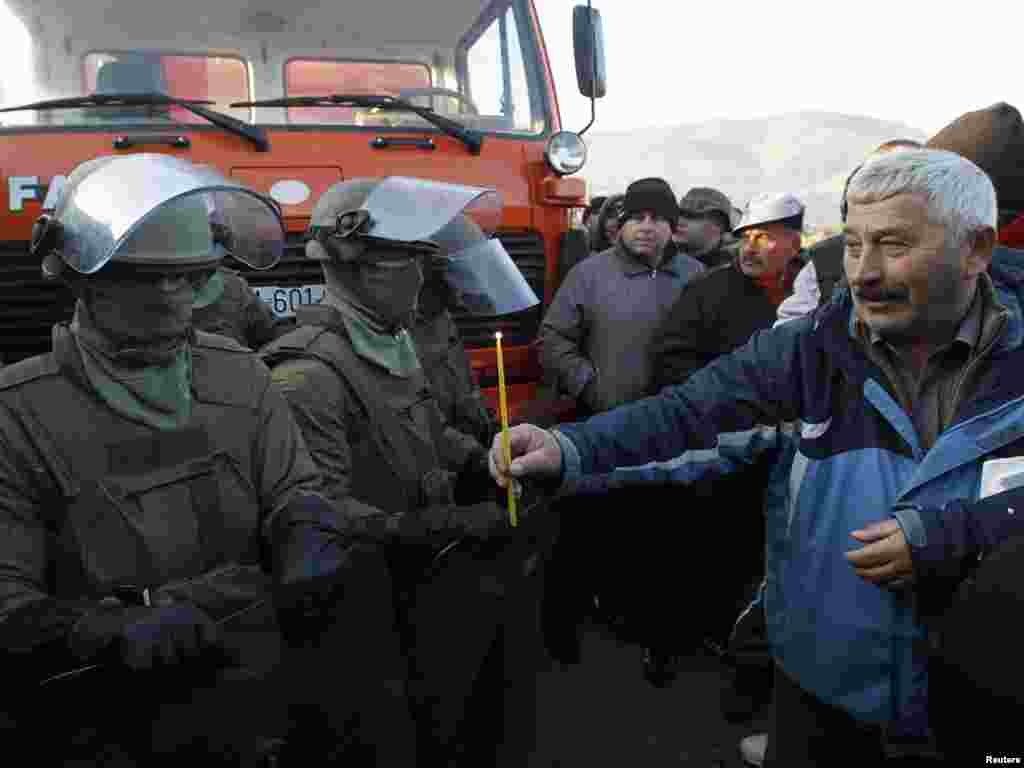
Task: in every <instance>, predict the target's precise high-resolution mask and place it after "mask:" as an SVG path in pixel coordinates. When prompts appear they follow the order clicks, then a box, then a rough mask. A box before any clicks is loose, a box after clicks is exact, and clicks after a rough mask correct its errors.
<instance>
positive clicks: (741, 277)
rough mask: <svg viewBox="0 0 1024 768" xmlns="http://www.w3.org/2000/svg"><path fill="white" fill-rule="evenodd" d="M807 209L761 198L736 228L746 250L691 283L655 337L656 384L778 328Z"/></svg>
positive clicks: (677, 380) (779, 198)
mask: <svg viewBox="0 0 1024 768" xmlns="http://www.w3.org/2000/svg"><path fill="white" fill-rule="evenodd" d="M803 218H804V206H803V203H801V202H800V201H799V200H798V199H797V198H795V197H793V196H792V195H775V196H766V197H761V198H757V199H755V200H754V201H752V202H751V204H750V205H749V206H748V208H747V212H746V214H745V215H744V217H743V220H742V221H741V222H740V225H739V226H738V227H737V228H736V234H737V235H738V236H739V237H740V238H741V244H740V248H741V250H740V253H739V254H738V255H737V257H736V258H735V259H734V260H733V261H732V262H730V263H728V264H725V265H723V266H721V267H719V268H718V269H714V270H712V271H710V272H708V273H707V274H704V275H702V276H701V277H700V278H699V279H697V280H693V281H691V282H690V283H688V284H687V285H686V286H684V287H683V290H682V292H681V293H680V295H679V298H678V299H676V303H675V304H674V305H673V306H672V310H671V312H670V313H669V316H668V318H667V319H666V320H665V322H664V324H663V325H662V326H661V328H660V329H659V332H658V334H657V336H656V337H655V355H656V356H655V363H654V378H655V382H656V389H658V390H660V389H662V388H663V387H667V386H672V385H675V384H682V383H683V382H684V381H686V379H687V378H689V376H690V374H692V373H693V372H694V371H697V370H699V369H701V368H703V367H704V366H705V365H707V364H708V363H710V362H711V361H712V360H714V359H715V358H716V357H718V356H719V355H724V354H725V353H726V352H731V351H732V350H734V349H735V348H736V347H738V346H740V345H741V344H744V343H745V342H746V341H747V339H749V338H750V336H751V335H752V334H753V333H754V332H755V331H759V330H761V329H762V328H770V327H771V325H772V323H773V322H774V321H775V313H776V310H777V308H778V306H779V304H780V303H781V302H782V299H783V298H784V297H785V292H786V286H785V277H786V274H787V270H788V271H790V272H792V270H793V265H794V264H797V265H800V266H802V261H801V260H800V232H801V229H802V227H803Z"/></svg>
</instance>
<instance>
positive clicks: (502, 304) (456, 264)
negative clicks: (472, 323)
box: [436, 239, 540, 317]
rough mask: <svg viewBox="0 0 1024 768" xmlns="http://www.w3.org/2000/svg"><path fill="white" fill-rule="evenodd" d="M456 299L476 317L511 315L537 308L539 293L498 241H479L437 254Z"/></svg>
mask: <svg viewBox="0 0 1024 768" xmlns="http://www.w3.org/2000/svg"><path fill="white" fill-rule="evenodd" d="M436 258H437V259H438V262H439V263H440V264H442V265H443V276H444V280H445V282H446V283H447V284H448V286H449V288H451V290H452V293H453V294H454V299H455V302H456V303H457V304H458V305H459V306H461V307H462V308H463V309H465V310H466V311H467V312H468V313H469V314H471V315H475V316H477V317H494V316H497V315H510V314H513V313H515V312H522V311H523V310H526V309H530V307H535V306H537V304H539V303H540V299H538V298H537V294H535V293H534V292H533V289H532V288H531V287H530V284H529V283H527V282H526V278H524V277H523V274H522V272H520V271H519V268H518V267H517V266H516V265H515V262H513V261H512V259H511V257H509V255H508V253H507V252H506V251H505V248H504V246H502V244H501V242H500V241H498V240H494V239H491V240H480V241H478V242H476V243H474V244H473V245H471V246H469V247H468V248H466V249H465V250H462V251H459V252H457V253H455V254H453V255H449V256H438V257H436Z"/></svg>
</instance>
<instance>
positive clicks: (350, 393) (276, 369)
mask: <svg viewBox="0 0 1024 768" xmlns="http://www.w3.org/2000/svg"><path fill="white" fill-rule="evenodd" d="M387 181H389V180H385V182H384V183H385V184H386V183H387ZM417 183H418V184H422V185H424V187H423V189H422V190H417V189H416V187H415V186H414V187H413V191H412V193H411V194H405V195H403V199H409V200H415V199H417V197H416V196H417V194H418V196H419V197H420V198H422V199H426V200H429V197H428V196H429V194H431V189H430V187H431V184H430V183H428V182H417ZM348 184H353V185H356V186H355V189H356V190H359V189H363V190H365V189H366V188H367V185H365V184H363V182H362V181H361V180H356V181H354V182H347V183H344V184H342V185H339V187H338V188H335V189H334V190H329V191H328V192H327V193H326V195H325V197H324V198H322V200H321V203H318V206H317V210H316V211H314V215H313V224H314V226H318V225H321V224H323V225H328V224H331V223H333V222H334V221H335V216H337V217H338V222H339V223H338V225H337V226H338V227H339V228H340V227H341V223H340V222H341V219H342V218H343V216H344V215H345V213H346V211H345V207H346V206H349V207H352V208H358V207H360V206H359V204H358V203H357V202H353V201H352V200H350V199H349V197H350V195H349V192H351V191H352V190H353V187H352V186H347V185H348ZM360 184H362V187H360V186H358V185H360ZM438 186H443V185H438ZM453 189H456V190H459V189H460V188H453ZM371 194H372V193H371ZM361 199H362V198H360V200H361ZM343 201H347V202H343ZM363 206H364V208H363V209H364V210H368V211H369V217H368V221H369V223H368V227H367V228H368V232H369V238H368V240H369V239H370V238H377V237H380V238H381V239H384V237H383V235H377V232H378V231H381V230H385V229H386V227H387V225H388V224H387V221H386V218H385V217H386V212H385V214H384V215H383V216H382V218H381V219H376V218H375V217H376V209H375V208H374V206H373V205H372V197H371V198H370V199H369V200H367V201H366V202H365V203H364V204H363ZM424 207H429V206H424ZM451 215H452V212H449V214H448V216H451ZM447 221H448V218H447V217H446V218H444V220H443V221H440V222H438V223H437V224H436V225H434V226H427V227H425V229H424V235H426V234H431V237H430V238H429V239H430V240H431V241H432V242H433V241H436V240H440V239H441V238H439V237H434V236H433V235H432V233H434V232H435V230H437V229H439V228H440V227H441V225H443V224H445V223H447ZM375 224H376V225H378V226H376V227H375V226H374V225H375ZM378 227H379V229H378ZM335 232H337V230H333V229H332V235H331V236H335V235H334V234H333V233H335ZM481 238H482V235H481ZM411 239H414V240H418V241H422V240H424V239H425V238H424V236H420V237H417V238H411ZM371 242H379V241H378V240H371ZM496 242H497V241H489V240H486V239H480V240H478V241H476V243H475V246H476V247H484V248H487V249H491V248H494V247H495V246H494V245H492V243H496ZM316 244H317V245H320V243H319V242H317V243H316ZM466 245H467V244H466V243H463V246H466ZM312 246H313V243H311V244H310V246H307V253H310V252H311V250H312V251H313V252H314V253H316V254H317V255H316V256H314V258H321V259H323V258H324V256H328V255H330V254H329V252H328V251H327V248H328V247H330V248H333V246H331V245H328V246H323V249H322V250H323V253H322V254H321V253H319V252H318V249H315V248H312ZM398 246H401V247H404V248H408V249H409V252H411V253H415V252H416V250H417V248H420V249H423V248H425V246H423V245H422V242H421V243H420V244H419V245H418V246H416V245H412V244H410V243H404V244H402V243H398V244H396V243H394V241H391V245H390V246H388V247H390V248H391V249H392V252H393V250H394V249H395V248H396V247H398ZM370 247H373V246H370ZM496 247H498V248H500V244H499V245H497V246H496ZM457 250H459V249H458V248H455V249H452V250H451V253H453V254H454V253H455V252H456V251H457ZM500 255H503V256H504V257H505V258H506V259H507V258H508V256H507V254H504V251H503V250H502V251H500ZM408 258H412V257H411V256H409V257H408ZM445 258H454V259H455V260H456V261H457V260H458V258H459V257H458V256H457V254H456V256H455V257H451V256H446V257H445ZM456 268H458V267H456ZM332 269H334V270H338V271H331V270H332ZM363 269H366V267H363V266H356V267H353V268H352V269H351V271H348V272H344V273H342V274H344V275H347V277H346V279H347V280H350V281H352V282H353V283H354V282H357V281H358V279H359V278H358V277H357V276H358V274H359V273H360V271H361V270H363ZM513 269H514V267H513ZM339 273H340V268H339V267H334V266H333V263H332V264H331V266H327V265H325V276H326V277H327V281H328V282H327V294H326V297H325V302H324V304H323V305H322V306H319V307H309V308H302V309H300V310H299V312H298V313H297V317H298V328H297V329H296V330H295V331H293V332H291V333H289V334H287V335H285V336H283V337H282V338H280V339H278V340H276V341H275V342H273V343H271V344H270V345H268V346H267V347H266V348H265V349H264V357H265V359H266V360H267V362H268V364H269V365H270V366H271V367H272V376H273V379H274V381H275V382H276V383H277V384H278V385H279V387H280V388H281V390H282V391H283V393H284V395H285V397H286V398H287V399H288V401H289V403H290V404H291V406H292V410H293V412H294V414H295V417H296V420H297V421H298V423H299V425H300V427H301V428H302V430H303V432H304V433H305V435H306V441H307V444H308V445H309V448H310V451H311V453H312V455H313V457H314V460H315V461H316V462H317V464H318V466H319V468H320V469H321V471H322V472H323V475H324V492H325V494H326V496H327V497H328V498H329V499H331V500H334V499H341V498H346V497H349V496H350V497H351V498H352V499H354V500H356V501H358V502H361V504H360V507H359V509H358V510H357V509H356V508H355V507H352V506H350V509H351V510H352V515H353V518H352V519H351V523H352V527H353V530H356V531H359V532H361V533H363V534H365V535H368V536H374V537H376V538H377V539H378V540H379V541H381V542H382V545H383V546H384V547H385V548H386V549H387V551H388V552H389V562H390V567H391V573H392V575H393V578H394V580H395V589H396V591H395V594H394V595H393V597H392V596H385V595H381V600H385V599H389V598H391V599H393V600H394V602H395V605H396V607H397V609H398V636H399V638H400V642H401V648H402V653H403V655H404V658H405V660H406V662H407V664H408V667H407V685H408V693H409V717H410V718H411V720H412V721H413V722H414V723H415V729H416V733H417V738H416V746H417V757H418V759H419V761H420V762H421V763H423V764H424V765H426V764H434V763H437V764H442V765H466V766H468V765H474V766H476V765H510V766H512V765H522V764H524V763H525V761H526V759H527V756H528V754H529V749H530V747H531V746H532V742H531V741H530V735H531V734H532V727H530V724H529V723H525V722H523V721H520V720H518V719H517V718H513V721H514V722H515V724H514V725H511V723H510V722H509V723H508V725H509V726H510V727H509V729H508V730H506V723H507V718H506V717H504V716H503V714H502V713H503V711H507V712H509V713H511V712H514V711H515V712H529V711H531V710H532V707H533V698H532V697H533V682H534V674H533V668H532V666H531V665H532V664H533V663H535V662H536V660H537V656H538V650H537V647H536V644H535V643H534V645H533V646H531V642H534V641H533V638H534V637H535V634H536V633H535V632H533V631H532V629H533V627H534V625H535V605H536V600H535V599H531V597H530V596H531V594H532V591H533V590H534V585H533V582H534V581H535V579H533V578H531V577H530V575H529V574H530V573H532V569H531V568H530V564H531V562H532V561H530V560H529V558H528V556H529V554H530V550H529V540H528V539H524V540H523V544H519V543H518V542H517V541H516V540H513V539H508V538H505V537H504V536H502V537H499V538H498V539H497V540H494V539H492V540H490V541H483V540H482V539H480V538H476V537H473V536H472V535H471V536H466V534H473V533H485V532H486V531H492V532H493V529H494V527H495V525H497V526H498V527H499V528H504V527H507V526H506V525H505V524H504V523H503V521H504V520H506V519H507V518H506V512H505V511H504V510H503V509H502V508H501V507H499V506H498V505H497V504H495V502H494V500H493V496H494V495H495V492H496V490H497V489H496V487H495V486H494V485H493V483H492V482H491V481H490V480H489V478H488V477H487V476H486V471H485V470H484V469H483V466H482V465H481V461H482V460H483V459H484V457H485V455H486V451H485V448H484V446H483V445H482V444H480V443H479V442H478V441H476V440H475V439H474V438H472V437H470V436H469V435H466V434H464V433H461V432H458V431H457V430H455V429H453V428H452V427H451V426H450V425H448V424H447V422H446V421H445V419H444V417H443V415H442V413H441V411H440V409H439V407H438V402H437V400H436V398H435V396H434V394H433V390H432V388H431V385H430V382H429V379H428V376H427V374H426V372H425V369H424V367H423V366H421V365H419V364H417V363H416V361H415V357H418V354H419V351H418V349H415V348H414V347H412V345H411V344H409V339H408V337H407V335H406V334H407V333H408V332H407V331H406V330H405V329H404V328H402V327H401V326H394V327H392V329H391V330H390V331H383V330H371V331H368V332H367V331H364V330H358V329H359V328H364V326H362V325H358V323H357V324H356V325H353V322H354V321H353V320H352V318H353V316H354V315H356V313H366V312H370V309H371V308H369V307H366V306H363V304H362V303H361V302H360V300H359V299H357V298H356V297H355V296H353V295H352V294H351V293H350V292H348V291H349V290H350V289H349V288H346V286H345V285H339V278H338V277H337V276H338V274H339ZM421 279H422V278H421ZM520 279H521V276H520ZM524 285H525V283H524ZM385 286H386V283H381V285H380V289H381V294H380V295H381V296H383V297H385V299H384V300H385V301H386V300H387V298H386V297H388V296H390V295H391V294H389V292H388V291H387V290H386V288H385ZM463 288H464V289H468V288H469V285H468V284H465V283H464V284H463ZM527 290H528V288H527ZM335 291H339V292H341V294H340V295H339V296H335V293H334V292H335ZM467 295H469V294H468V293H467ZM530 296H531V297H532V292H531V293H530ZM411 298H412V300H415V294H412V295H411ZM476 298H477V300H479V299H480V298H481V297H480V296H477V297H476ZM532 299H533V301H536V297H532ZM372 314H373V316H374V317H375V318H377V317H378V313H376V312H374V313H372ZM396 314H401V313H396ZM374 322H376V320H374ZM388 345H391V346H392V347H400V348H402V349H404V350H405V351H406V354H408V350H409V349H410V348H412V349H415V352H414V355H415V357H414V358H413V359H412V360H411V361H410V360H408V359H406V361H405V362H404V363H403V362H401V361H399V360H394V361H392V362H393V365H390V364H389V363H388V361H387V360H386V359H384V358H382V357H380V356H378V355H376V353H375V349H378V348H380V347H381V346H388ZM481 476H482V477H483V479H484V481H485V482H484V484H483V487H482V488H481V487H479V485H480V484H479V482H478V481H477V483H476V486H477V487H474V483H473V482H472V478H474V477H476V478H478V479H479V478H480V477H481ZM485 529H486V530H485ZM524 547H525V549H524ZM524 569H525V570H524ZM352 621H353V622H358V618H357V617H353V618H352ZM367 710H369V707H368V708H367ZM360 717H361V718H363V719H366V720H374V719H379V718H378V716H377V715H375V713H373V712H371V711H366V712H364V713H362V714H361V715H360ZM527 720H529V718H527ZM399 725H400V727H404V726H401V724H399ZM372 738H373V737H372V735H367V736H366V737H365V739H366V740H370V739H372Z"/></svg>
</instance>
